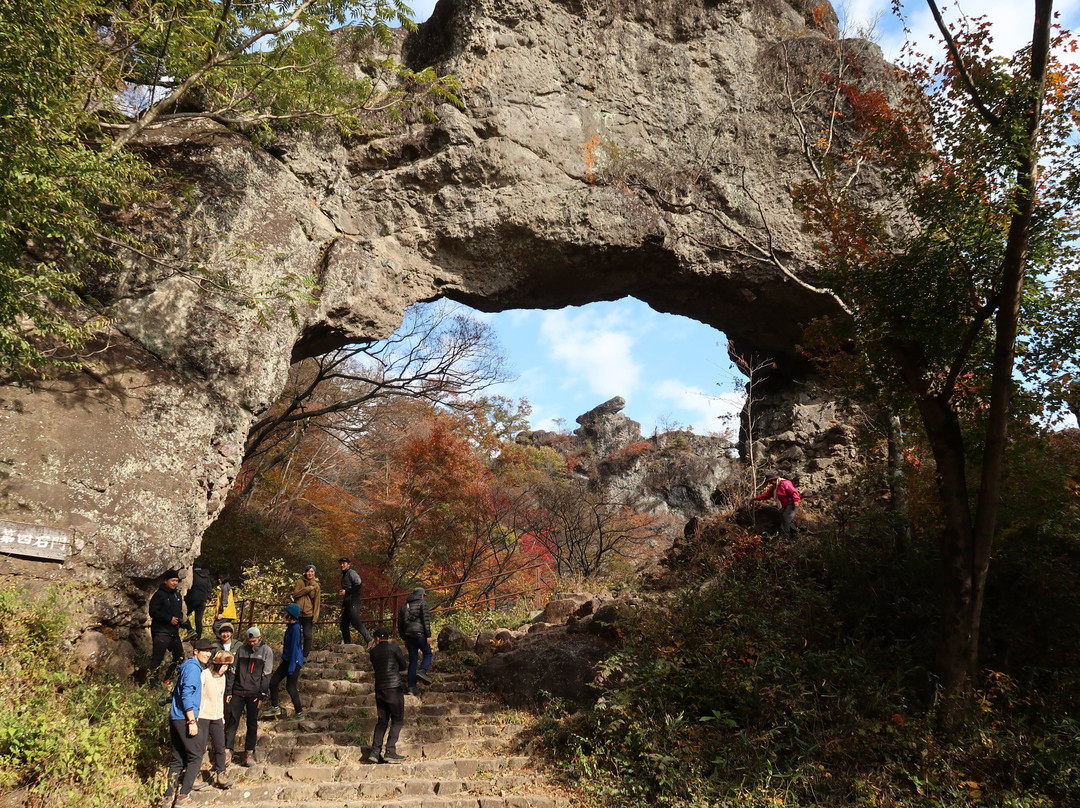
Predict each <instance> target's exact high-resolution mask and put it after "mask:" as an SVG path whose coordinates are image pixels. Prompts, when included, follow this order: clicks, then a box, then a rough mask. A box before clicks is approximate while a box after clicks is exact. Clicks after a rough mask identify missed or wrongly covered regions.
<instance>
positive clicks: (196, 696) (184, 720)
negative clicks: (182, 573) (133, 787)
mask: <svg viewBox="0 0 1080 808" xmlns="http://www.w3.org/2000/svg"><path fill="white" fill-rule="evenodd" d="M177 580H178V581H179V576H177ZM213 653H214V644H213V643H212V642H210V640H208V639H202V640H196V641H195V647H194V648H193V649H192V651H191V656H190V657H189V658H188V659H186V660H185V661H184V664H182V665H181V666H180V669H179V671H178V672H177V677H176V687H174V688H173V693H172V699H171V700H170V706H169V741H170V743H171V744H172V759H171V760H170V762H169V778H168V786H167V788H166V790H165V797H164V801H163V802H162V806H171V805H173V804H174V801H175V803H177V804H180V803H187V802H188V801H189V800H190V799H191V789H192V786H194V785H195V778H196V777H198V776H199V767H200V766H201V765H202V757H203V753H204V752H205V751H206V738H205V736H203V735H201V734H200V732H199V708H200V706H201V705H202V672H203V668H204V667H205V666H206V664H207V663H208V662H209V661H210V657H211V655H212V654H213Z"/></svg>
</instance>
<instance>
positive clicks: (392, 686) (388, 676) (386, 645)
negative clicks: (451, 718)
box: [367, 628, 408, 763]
mask: <svg viewBox="0 0 1080 808" xmlns="http://www.w3.org/2000/svg"><path fill="white" fill-rule="evenodd" d="M368 656H369V657H370V658H371V668H372V670H373V671H374V672H375V709H376V710H377V711H378V713H379V720H378V723H376V724H375V735H374V736H373V737H372V739H371V750H370V751H369V752H368V756H367V759H368V762H369V763H401V761H403V760H405V757H404V755H399V754H398V753H397V740H398V736H399V735H400V734H401V725H402V723H404V721H405V693H404V692H403V691H402V689H401V672H402V671H403V670H405V669H406V667H407V665H408V663H407V662H406V661H405V653H404V652H403V651H402V650H401V646H399V645H397V644H396V643H392V642H390V632H389V631H387V630H386V629H385V628H378V629H375V645H373V646H372V647H371V650H370V651H369V652H368ZM388 725H389V727H390V733H389V735H386V728H387V726H388ZM383 735H386V752H385V754H382V753H381V752H382V748H383Z"/></svg>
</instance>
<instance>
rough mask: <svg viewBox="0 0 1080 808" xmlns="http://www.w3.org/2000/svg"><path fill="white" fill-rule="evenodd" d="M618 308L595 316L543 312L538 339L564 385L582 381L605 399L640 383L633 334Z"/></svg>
mask: <svg viewBox="0 0 1080 808" xmlns="http://www.w3.org/2000/svg"><path fill="white" fill-rule="evenodd" d="M626 325H627V324H626V323H625V322H624V318H623V317H622V316H621V313H620V312H619V311H617V310H612V311H609V312H607V313H605V314H603V315H602V316H599V317H597V316H596V315H595V312H588V313H586V312H582V311H580V310H574V309H562V310H560V311H552V312H546V313H545V314H544V317H543V321H542V323H541V326H540V339H541V341H542V342H543V343H544V344H545V345H546V346H547V348H548V350H549V352H550V355H551V358H552V359H554V360H556V361H558V362H560V363H561V364H562V368H563V371H564V377H565V382H564V384H563V386H564V387H569V386H573V385H584V386H586V387H587V388H588V389H589V390H590V391H591V392H593V393H595V394H596V395H598V396H602V397H603V398H604V399H608V398H611V397H612V396H629V395H631V394H632V393H633V392H634V391H635V390H636V389H637V388H638V385H639V383H640V377H641V366H640V365H639V364H638V363H637V362H635V361H634V358H633V351H634V337H633V335H632V334H631V333H630V331H629V329H628V328H627V327H626Z"/></svg>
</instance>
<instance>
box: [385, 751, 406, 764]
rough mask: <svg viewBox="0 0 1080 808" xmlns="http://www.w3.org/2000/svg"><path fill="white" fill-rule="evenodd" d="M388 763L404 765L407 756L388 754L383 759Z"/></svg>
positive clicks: (394, 753) (395, 753)
mask: <svg viewBox="0 0 1080 808" xmlns="http://www.w3.org/2000/svg"><path fill="white" fill-rule="evenodd" d="M382 759H383V760H384V761H386V762H387V763H404V762H405V756H404V755H399V754H398V753H397V752H387V753H386V754H385V755H383V758H382Z"/></svg>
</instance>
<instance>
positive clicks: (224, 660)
mask: <svg viewBox="0 0 1080 808" xmlns="http://www.w3.org/2000/svg"><path fill="white" fill-rule="evenodd" d="M232 663H233V655H232V654H231V653H229V652H228V651H217V652H216V653H215V654H214V655H213V657H211V659H210V664H209V666H208V667H207V668H206V670H204V671H203V672H202V701H201V702H200V704H199V736H200V737H201V739H202V746H203V748H204V749H206V748H207V742H209V745H210V746H213V748H214V754H213V755H212V757H211V758H210V763H211V766H210V782H211V783H212V784H213V785H215V786H217V787H218V788H228V787H229V786H230V785H232V783H231V782H230V781H229V779H228V775H227V774H226V769H227V767H228V763H227V762H226V758H225V687H226V685H227V683H228V679H229V677H228V676H227V674H228V672H229V669H230V668H231V667H232ZM195 788H196V789H198V788H199V786H195Z"/></svg>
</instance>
